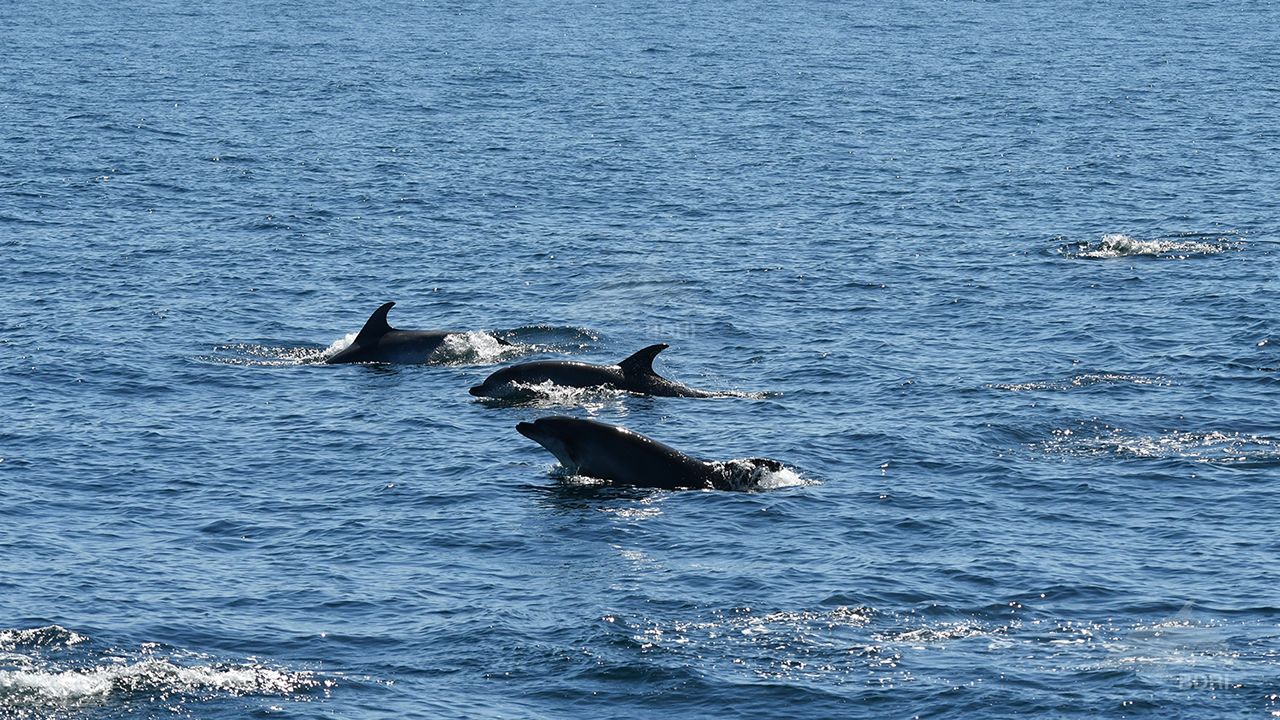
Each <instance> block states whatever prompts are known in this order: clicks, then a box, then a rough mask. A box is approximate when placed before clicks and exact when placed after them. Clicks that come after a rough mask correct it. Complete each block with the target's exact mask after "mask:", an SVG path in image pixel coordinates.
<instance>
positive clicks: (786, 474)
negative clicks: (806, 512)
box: [711, 458, 817, 492]
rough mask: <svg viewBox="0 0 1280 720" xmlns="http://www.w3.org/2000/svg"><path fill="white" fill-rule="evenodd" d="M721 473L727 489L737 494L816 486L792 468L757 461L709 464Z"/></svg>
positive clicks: (751, 459)
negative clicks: (726, 482) (725, 479)
mask: <svg viewBox="0 0 1280 720" xmlns="http://www.w3.org/2000/svg"><path fill="white" fill-rule="evenodd" d="M711 464H712V466H713V467H715V468H716V469H717V470H719V471H720V472H723V473H724V475H725V477H726V478H727V479H728V482H729V489H730V490H734V491H738V492H764V491H768V490H778V489H780V488H787V487H797V486H800V485H816V484H817V482H816V481H814V480H810V479H807V478H805V477H802V476H801V475H800V474H799V473H797V472H796V471H795V470H793V469H792V468H789V467H786V466H785V465H780V464H777V463H774V462H772V461H768V462H763V461H761V460H759V459H755V458H748V459H737V460H726V461H724V462H715V463H711Z"/></svg>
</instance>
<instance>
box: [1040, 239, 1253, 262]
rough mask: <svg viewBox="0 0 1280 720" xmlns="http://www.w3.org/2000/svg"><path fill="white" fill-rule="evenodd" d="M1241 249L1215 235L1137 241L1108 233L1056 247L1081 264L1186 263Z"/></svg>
mask: <svg viewBox="0 0 1280 720" xmlns="http://www.w3.org/2000/svg"><path fill="white" fill-rule="evenodd" d="M1241 246H1242V245H1241V243H1240V242H1239V241H1237V240H1232V239H1230V238H1229V237H1227V236H1218V235H1203V234H1188V235H1181V236H1178V237H1175V238H1153V239H1150V240H1140V239H1138V238H1134V237H1132V236H1130V235H1125V234H1124V233H1108V234H1106V235H1103V236H1102V239H1100V240H1099V241H1098V242H1096V243H1090V242H1083V241H1082V242H1077V243H1072V244H1069V245H1065V246H1062V247H1060V248H1059V252H1060V253H1062V254H1063V255H1065V256H1067V257H1071V258H1080V259H1085V260H1110V259H1114V258H1128V257H1149V258H1161V259H1169V260H1186V259H1188V258H1191V257H1202V256H1207V255H1217V254H1219V253H1224V252H1228V251H1231V250H1240V249H1241Z"/></svg>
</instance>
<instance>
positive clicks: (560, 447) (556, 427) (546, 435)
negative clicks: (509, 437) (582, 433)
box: [516, 416, 582, 472]
mask: <svg viewBox="0 0 1280 720" xmlns="http://www.w3.org/2000/svg"><path fill="white" fill-rule="evenodd" d="M580 422H582V421H580V420H576V419H574V418H569V417H563V416H553V417H544V418H539V419H537V420H534V421H533V422H522V423H519V424H517V425H516V432H518V433H520V434H521V435H523V436H525V437H527V438H529V439H530V440H532V441H534V442H536V443H538V444H539V445H541V446H542V447H544V448H546V449H547V452H549V453H551V454H552V455H555V456H556V460H559V461H560V464H561V465H563V466H564V468H565V469H566V470H568V471H569V472H577V470H578V465H579V463H578V459H577V457H576V456H577V453H576V452H575V450H574V445H575V443H574V440H573V438H574V436H575V434H576V433H575V432H574V430H575V427H576V425H577V424H578V423H580Z"/></svg>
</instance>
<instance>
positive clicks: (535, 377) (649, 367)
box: [471, 343, 717, 398]
mask: <svg viewBox="0 0 1280 720" xmlns="http://www.w3.org/2000/svg"><path fill="white" fill-rule="evenodd" d="M668 347H669V346H668V345H667V344H666V343H659V344H657V345H650V346H649V347H647V348H645V349H643V350H640V351H638V352H636V353H634V354H633V355H631V357H629V358H627V359H626V360H623V361H622V362H620V363H618V364H617V365H593V364H591V363H584V362H574V361H570V360H536V361H533V362H526V363H518V364H516V365H511V366H509V367H505V368H502V369H501V370H499V371H497V372H495V373H493V374H492V375H490V376H489V377H487V378H485V380H484V382H483V383H481V384H479V385H477V386H475V387H473V388H471V394H472V395H475V396H477V397H490V398H502V397H512V396H516V395H520V394H521V393H522V391H527V389H528V388H529V387H530V386H533V385H540V384H542V383H547V382H549V383H552V384H554V385H559V386H562V387H574V388H591V387H611V388H614V389H617V390H625V391H627V392H633V393H639V394H643V395H660V396H663V397H717V393H713V392H707V391H705V390H695V389H693V388H691V387H688V386H685V385H682V384H680V383H678V382H675V381H673V380H668V379H667V378H664V377H662V376H661V375H659V374H658V373H656V372H654V370H653V359H654V358H655V357H657V356H658V353H660V352H662V351H663V350H666V349H667V348H668Z"/></svg>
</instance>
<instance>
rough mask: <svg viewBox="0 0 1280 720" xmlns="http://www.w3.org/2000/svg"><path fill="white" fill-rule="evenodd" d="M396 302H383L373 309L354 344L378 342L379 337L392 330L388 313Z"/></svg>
mask: <svg viewBox="0 0 1280 720" xmlns="http://www.w3.org/2000/svg"><path fill="white" fill-rule="evenodd" d="M394 305H395V303H394V302H389V303H383V304H382V306H381V307H379V308H378V309H377V310H374V311H373V314H372V315H370V316H369V319H368V320H367V321H366V322H365V324H364V327H363V328H360V334H359V335H356V339H355V341H354V342H352V343H351V344H352V345H364V344H366V343H373V342H377V341H378V338H380V337H382V336H383V335H385V334H387V333H388V332H390V331H391V325H390V324H389V323H388V322H387V313H388V312H391V308H392V307H393V306H394Z"/></svg>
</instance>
